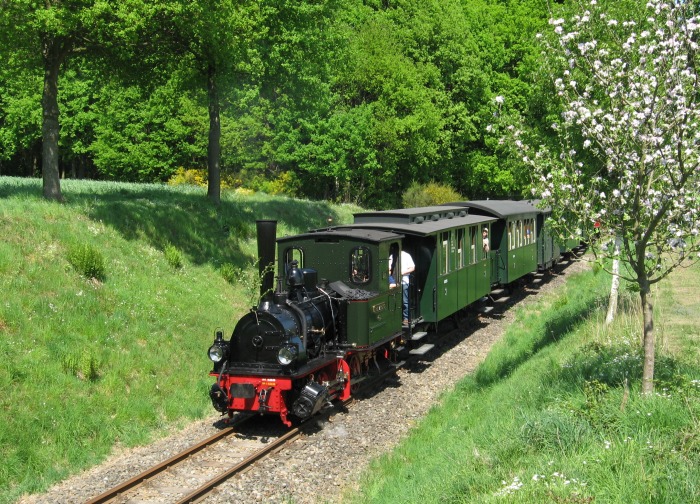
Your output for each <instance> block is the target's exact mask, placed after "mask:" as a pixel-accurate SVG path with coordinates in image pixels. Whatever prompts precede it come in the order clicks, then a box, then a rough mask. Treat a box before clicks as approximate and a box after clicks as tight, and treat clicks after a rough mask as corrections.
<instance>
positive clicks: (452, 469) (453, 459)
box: [343, 265, 700, 503]
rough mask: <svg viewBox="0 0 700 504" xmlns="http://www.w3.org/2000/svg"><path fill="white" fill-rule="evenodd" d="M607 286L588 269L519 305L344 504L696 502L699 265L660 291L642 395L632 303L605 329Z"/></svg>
mask: <svg viewBox="0 0 700 504" xmlns="http://www.w3.org/2000/svg"><path fill="white" fill-rule="evenodd" d="M609 280H610V279H609V277H608V276H607V275H605V274H602V273H601V274H597V275H596V274H594V273H593V271H590V272H587V273H585V274H583V275H579V276H577V277H574V278H572V279H571V280H569V282H568V283H567V286H566V292H564V293H557V294H555V295H551V296H547V297H543V298H542V299H538V301H537V302H536V303H535V304H534V305H529V306H528V308H527V309H524V308H522V307H520V308H517V320H516V322H515V323H514V324H513V325H512V326H511V327H510V328H509V329H508V331H507V334H506V335H505V336H504V338H503V340H502V341H501V342H499V344H497V345H496V347H495V348H494V349H493V350H492V352H490V354H489V355H488V357H487V359H486V360H485V362H484V363H483V364H482V365H481V366H480V367H479V368H478V369H477V371H476V373H474V374H473V375H472V376H469V377H467V378H465V379H464V380H463V381H462V382H460V383H459V384H457V385H456V387H455V389H454V390H453V391H450V392H449V393H446V394H445V395H444V396H443V398H442V400H441V403H440V405H439V406H436V407H435V408H433V409H432V410H431V412H430V413H429V415H428V416H427V417H426V418H425V419H424V421H422V422H421V424H419V425H418V426H417V427H416V428H415V429H414V430H413V431H412V433H411V435H410V437H409V438H407V439H406V440H404V441H403V442H402V443H401V444H400V445H399V446H398V447H397V449H396V450H394V451H393V452H392V453H391V454H388V455H386V456H383V457H380V458H379V459H377V460H376V461H374V462H373V463H372V464H371V467H370V468H369V469H368V470H367V471H366V472H365V473H364V475H363V476H362V478H361V480H360V483H359V484H358V485H357V487H358V488H353V489H351V490H348V492H346V495H345V497H344V500H343V501H344V502H348V503H369V502H377V503H385V502H391V503H413V502H422V503H467V502H469V503H472V502H477V503H480V502H517V503H532V502H561V503H564V502H566V503H588V502H604V503H608V502H610V503H629V502H649V503H651V502H673V503H676V502H679V503H680V502H683V503H686V502H700V497H698V496H699V495H700V425H699V424H698V419H699V418H700V380H699V379H700V365H699V364H698V356H699V351H698V346H697V342H698V327H700V301H698V299H697V296H688V293H689V292H690V290H691V286H694V285H697V284H698V281H699V280H700V267H699V266H698V265H696V266H694V267H693V268H691V269H688V270H684V271H679V272H677V273H676V274H674V275H673V276H672V277H670V278H669V279H668V281H667V282H666V283H665V284H663V285H661V286H660V287H659V288H658V289H657V290H656V310H655V314H656V320H657V324H656V331H657V339H658V341H659V349H660V351H659V355H658V357H657V361H656V373H655V378H656V393H655V394H654V395H653V396H652V397H648V398H643V397H641V394H640V381H641V372H642V367H641V365H642V355H641V342H640V334H641V322H640V319H639V308H638V302H637V298H636V295H635V294H630V293H625V294H624V295H623V298H622V302H621V310H620V313H619V315H618V317H617V319H616V321H615V322H614V323H613V324H612V325H611V326H606V325H605V324H604V319H605V314H606V299H607V293H608V289H609ZM358 489H360V490H358Z"/></svg>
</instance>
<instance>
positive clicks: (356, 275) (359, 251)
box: [350, 247, 371, 284]
mask: <svg viewBox="0 0 700 504" xmlns="http://www.w3.org/2000/svg"><path fill="white" fill-rule="evenodd" d="M370 259H371V254H370V251H369V249H368V248H367V247H356V248H354V249H353V250H352V252H351V253H350V279H351V280H352V282H353V283H356V284H364V283H367V282H369V281H370V273H371V270H370V264H371V260H370Z"/></svg>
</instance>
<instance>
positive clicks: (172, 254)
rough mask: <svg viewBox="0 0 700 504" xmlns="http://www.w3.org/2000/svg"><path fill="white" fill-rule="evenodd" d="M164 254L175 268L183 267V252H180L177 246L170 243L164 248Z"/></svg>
mask: <svg viewBox="0 0 700 504" xmlns="http://www.w3.org/2000/svg"><path fill="white" fill-rule="evenodd" d="M163 255H164V256H165V260H166V261H168V264H169V265H170V266H172V267H173V268H174V269H180V268H182V264H183V262H182V252H180V251H179V250H178V249H177V247H175V246H174V245H172V244H170V243H168V244H167V245H166V246H165V249H164V250H163Z"/></svg>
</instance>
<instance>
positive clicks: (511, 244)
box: [508, 221, 515, 250]
mask: <svg viewBox="0 0 700 504" xmlns="http://www.w3.org/2000/svg"><path fill="white" fill-rule="evenodd" d="M514 248H515V239H514V237H513V221H509V222H508V250H513V249H514Z"/></svg>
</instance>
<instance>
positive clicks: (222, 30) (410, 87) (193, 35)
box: [0, 0, 554, 208]
mask: <svg viewBox="0 0 700 504" xmlns="http://www.w3.org/2000/svg"><path fill="white" fill-rule="evenodd" d="M29 4H30V3H28V2H27V1H26V0H15V1H13V2H9V4H8V5H9V6H10V7H12V8H10V9H3V13H2V15H1V16H0V27H2V28H3V30H0V32H2V33H3V36H0V55H2V56H3V57H4V60H5V61H8V64H7V65H6V66H4V67H3V68H2V69H0V91H2V92H1V93H0V144H1V145H2V147H3V150H2V153H0V157H1V158H2V165H0V171H1V172H2V173H3V174H17V175H31V174H36V173H37V170H38V168H39V167H40V166H41V144H42V133H41V121H42V115H41V110H42V109H41V104H40V93H41V79H42V78H43V71H44V69H43V67H42V62H41V58H39V57H38V55H39V54H40V49H39V44H40V40H41V38H40V34H41V33H43V32H41V30H40V29H39V28H41V27H42V26H43V25H42V23H49V22H50V23H49V24H50V27H51V28H52V29H53V28H56V30H58V31H59V32H60V33H61V34H63V33H65V34H68V33H77V36H76V38H75V41H80V43H78V42H76V45H72V46H70V47H67V49H70V51H69V54H68V56H69V57H68V56H67V59H65V60H62V61H63V65H62V66H61V68H60V72H59V80H58V85H59V87H60V92H59V93H58V102H59V108H60V111H61V115H60V130H57V131H60V139H59V145H60V150H59V151H58V154H57V155H58V163H59V167H60V171H61V173H62V174H63V175H64V176H70V177H91V178H103V179H110V180H122V181H143V182H163V181H166V180H169V179H171V178H172V177H173V176H174V175H175V173H176V172H177V170H178V169H180V168H181V167H182V168H183V169H184V170H208V171H209V168H210V165H211V164H212V163H215V160H217V159H219V165H220V172H221V176H222V179H225V178H232V179H235V180H239V181H240V183H241V184H242V185H243V186H244V187H246V188H250V189H254V190H263V191H266V192H270V193H276V194H278V193H284V194H288V195H294V196H300V197H307V198H315V199H321V198H323V199H329V200H335V201H343V202H355V203H362V204H365V205H369V206H372V207H374V208H386V207H391V206H398V205H400V204H401V194H403V193H404V192H405V191H406V189H408V188H409V187H410V186H411V184H413V183H414V182H416V183H418V184H428V183H429V182H431V181H435V182H437V183H440V184H445V185H450V186H451V187H454V188H455V189H456V190H457V191H458V192H459V193H461V194H463V195H465V196H466V197H469V198H477V197H492V198H494V197H507V196H519V195H522V194H523V192H524V188H525V185H526V183H527V176H526V175H527V173H526V172H524V170H523V169H522V165H521V164H519V163H514V162H513V161H512V160H511V159H508V158H506V157H505V156H503V155H502V154H503V152H504V150H503V146H500V145H499V144H498V138H499V135H498V132H496V131H488V130H487V128H486V127H487V125H488V124H489V123H490V122H491V120H492V114H493V107H492V103H493V99H494V97H495V96H503V97H505V98H506V99H507V100H509V102H510V103H513V104H514V107H516V108H517V110H518V111H520V112H522V113H526V114H527V116H528V117H529V118H531V121H532V124H533V125H534V126H535V127H536V128H539V127H540V126H541V125H546V124H549V123H550V122H549V121H548V120H547V119H546V118H547V117H548V116H549V115H551V113H552V108H553V106H554V105H553V104H552V101H551V100H549V99H548V98H549V97H548V96H547V95H546V93H545V92H546V91H551V90H548V89H545V88H544V86H543V84H542V79H540V78H539V75H538V72H539V66H538V63H537V56H538V55H537V46H536V44H535V39H534V34H535V32H536V31H538V30H540V29H542V28H543V27H544V25H545V23H546V18H547V12H546V11H545V9H544V5H543V3H542V2H541V1H539V0H525V1H522V2H487V1H486V0H475V1H472V2H462V1H460V0H447V1H445V0H442V1H438V0H429V1H425V0H407V1H404V2H400V3H392V2H364V1H362V0H350V1H344V2H339V1H338V0H322V1H317V0H315V1H311V0H303V1H291V0H264V1H260V2H253V1H245V2H231V1H224V2H211V1H210V0H198V1H196V2H189V1H188V2H185V1H183V0H159V1H157V2H148V3H146V2H141V1H135V2H128V3H123V2H122V3H119V2H111V1H108V2H103V3H100V4H99V5H95V6H92V5H91V4H89V3H87V4H82V3H79V7H80V8H77V7H76V9H74V10H71V11H70V14H71V15H70V16H69V15H67V14H66V16H65V18H64V17H62V14H61V12H63V10H64V7H63V6H62V5H59V4H58V3H57V4H56V5H53V3H52V2H48V3H47V7H46V9H43V8H39V7H37V8H36V9H34V7H31V6H30V5H29ZM32 5H33V4H32ZM37 5H38V4H37ZM30 7H31V8H30ZM214 9H216V12H217V15H216V16H213V15H211V13H212V11H213V10H214ZM28 13H31V14H28ZM63 21H65V23H63ZM25 28H30V29H27V30H25ZM75 30H78V32H75ZM5 34H7V35H8V36H5ZM70 40H74V39H73V38H71V39H70ZM28 48H32V49H31V50H28ZM219 127H220V138H218V137H217V135H218V134H217V128H219ZM210 134H211V135H213V136H210ZM547 134H549V133H547V132H544V133H542V137H546V135H547ZM219 151H220V158H218V157H217V156H218V152H219ZM215 180H216V179H215V178H214V179H212V176H211V172H210V173H209V174H208V176H207V184H211V183H214V182H215ZM222 187H225V186H224V185H223V184H222Z"/></svg>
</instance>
